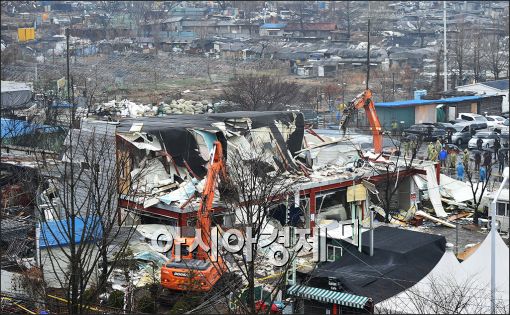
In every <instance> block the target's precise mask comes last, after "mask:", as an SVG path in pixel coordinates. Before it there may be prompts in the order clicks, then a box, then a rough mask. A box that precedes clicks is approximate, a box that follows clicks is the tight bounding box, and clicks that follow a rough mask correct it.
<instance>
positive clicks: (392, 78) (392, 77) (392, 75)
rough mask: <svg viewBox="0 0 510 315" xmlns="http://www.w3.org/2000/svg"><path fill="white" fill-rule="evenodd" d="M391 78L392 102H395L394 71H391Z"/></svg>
mask: <svg viewBox="0 0 510 315" xmlns="http://www.w3.org/2000/svg"><path fill="white" fill-rule="evenodd" d="M391 80H392V82H393V93H392V94H393V102H395V72H392V73H391Z"/></svg>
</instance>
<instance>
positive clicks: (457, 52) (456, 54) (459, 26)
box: [450, 19, 468, 86]
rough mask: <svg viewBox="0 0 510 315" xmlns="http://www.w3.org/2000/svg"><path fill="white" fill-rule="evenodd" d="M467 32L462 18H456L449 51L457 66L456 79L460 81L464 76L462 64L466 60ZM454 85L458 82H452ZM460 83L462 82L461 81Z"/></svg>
mask: <svg viewBox="0 0 510 315" xmlns="http://www.w3.org/2000/svg"><path fill="white" fill-rule="evenodd" d="M466 37H467V33H466V29H465V23H464V19H460V20H457V22H456V23H455V33H454V36H453V39H452V40H450V43H451V45H452V47H451V48H450V51H451V52H452V59H453V61H454V64H455V65H456V66H457V75H458V77H457V78H458V80H460V82H462V81H463V78H464V64H465V60H466V54H467V49H468V47H467V43H466V41H467V40H468V39H467V38H466ZM452 84H454V86H456V85H457V84H458V82H452ZM461 84H462V83H461Z"/></svg>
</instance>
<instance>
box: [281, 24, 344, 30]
mask: <svg viewBox="0 0 510 315" xmlns="http://www.w3.org/2000/svg"><path fill="white" fill-rule="evenodd" d="M302 29H303V30H304V31H334V30H336V24H335V23H331V22H319V23H303V28H302ZM285 30H286V31H301V23H289V24H288V25H287V26H286V27H285Z"/></svg>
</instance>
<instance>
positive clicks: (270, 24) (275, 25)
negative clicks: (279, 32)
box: [260, 23, 287, 28]
mask: <svg viewBox="0 0 510 315" xmlns="http://www.w3.org/2000/svg"><path fill="white" fill-rule="evenodd" d="M285 26H287V25H286V24H273V23H266V24H262V25H261V26H260V28H285Z"/></svg>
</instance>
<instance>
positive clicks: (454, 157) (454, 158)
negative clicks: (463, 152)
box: [448, 150, 457, 169]
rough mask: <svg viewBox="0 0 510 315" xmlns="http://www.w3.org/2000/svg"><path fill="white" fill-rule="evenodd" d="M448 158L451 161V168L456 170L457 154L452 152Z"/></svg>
mask: <svg viewBox="0 0 510 315" xmlns="http://www.w3.org/2000/svg"><path fill="white" fill-rule="evenodd" d="M448 158H449V159H450V166H451V168H452V169H455V166H456V165H457V152H456V151H455V150H452V151H451V152H450V154H448Z"/></svg>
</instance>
